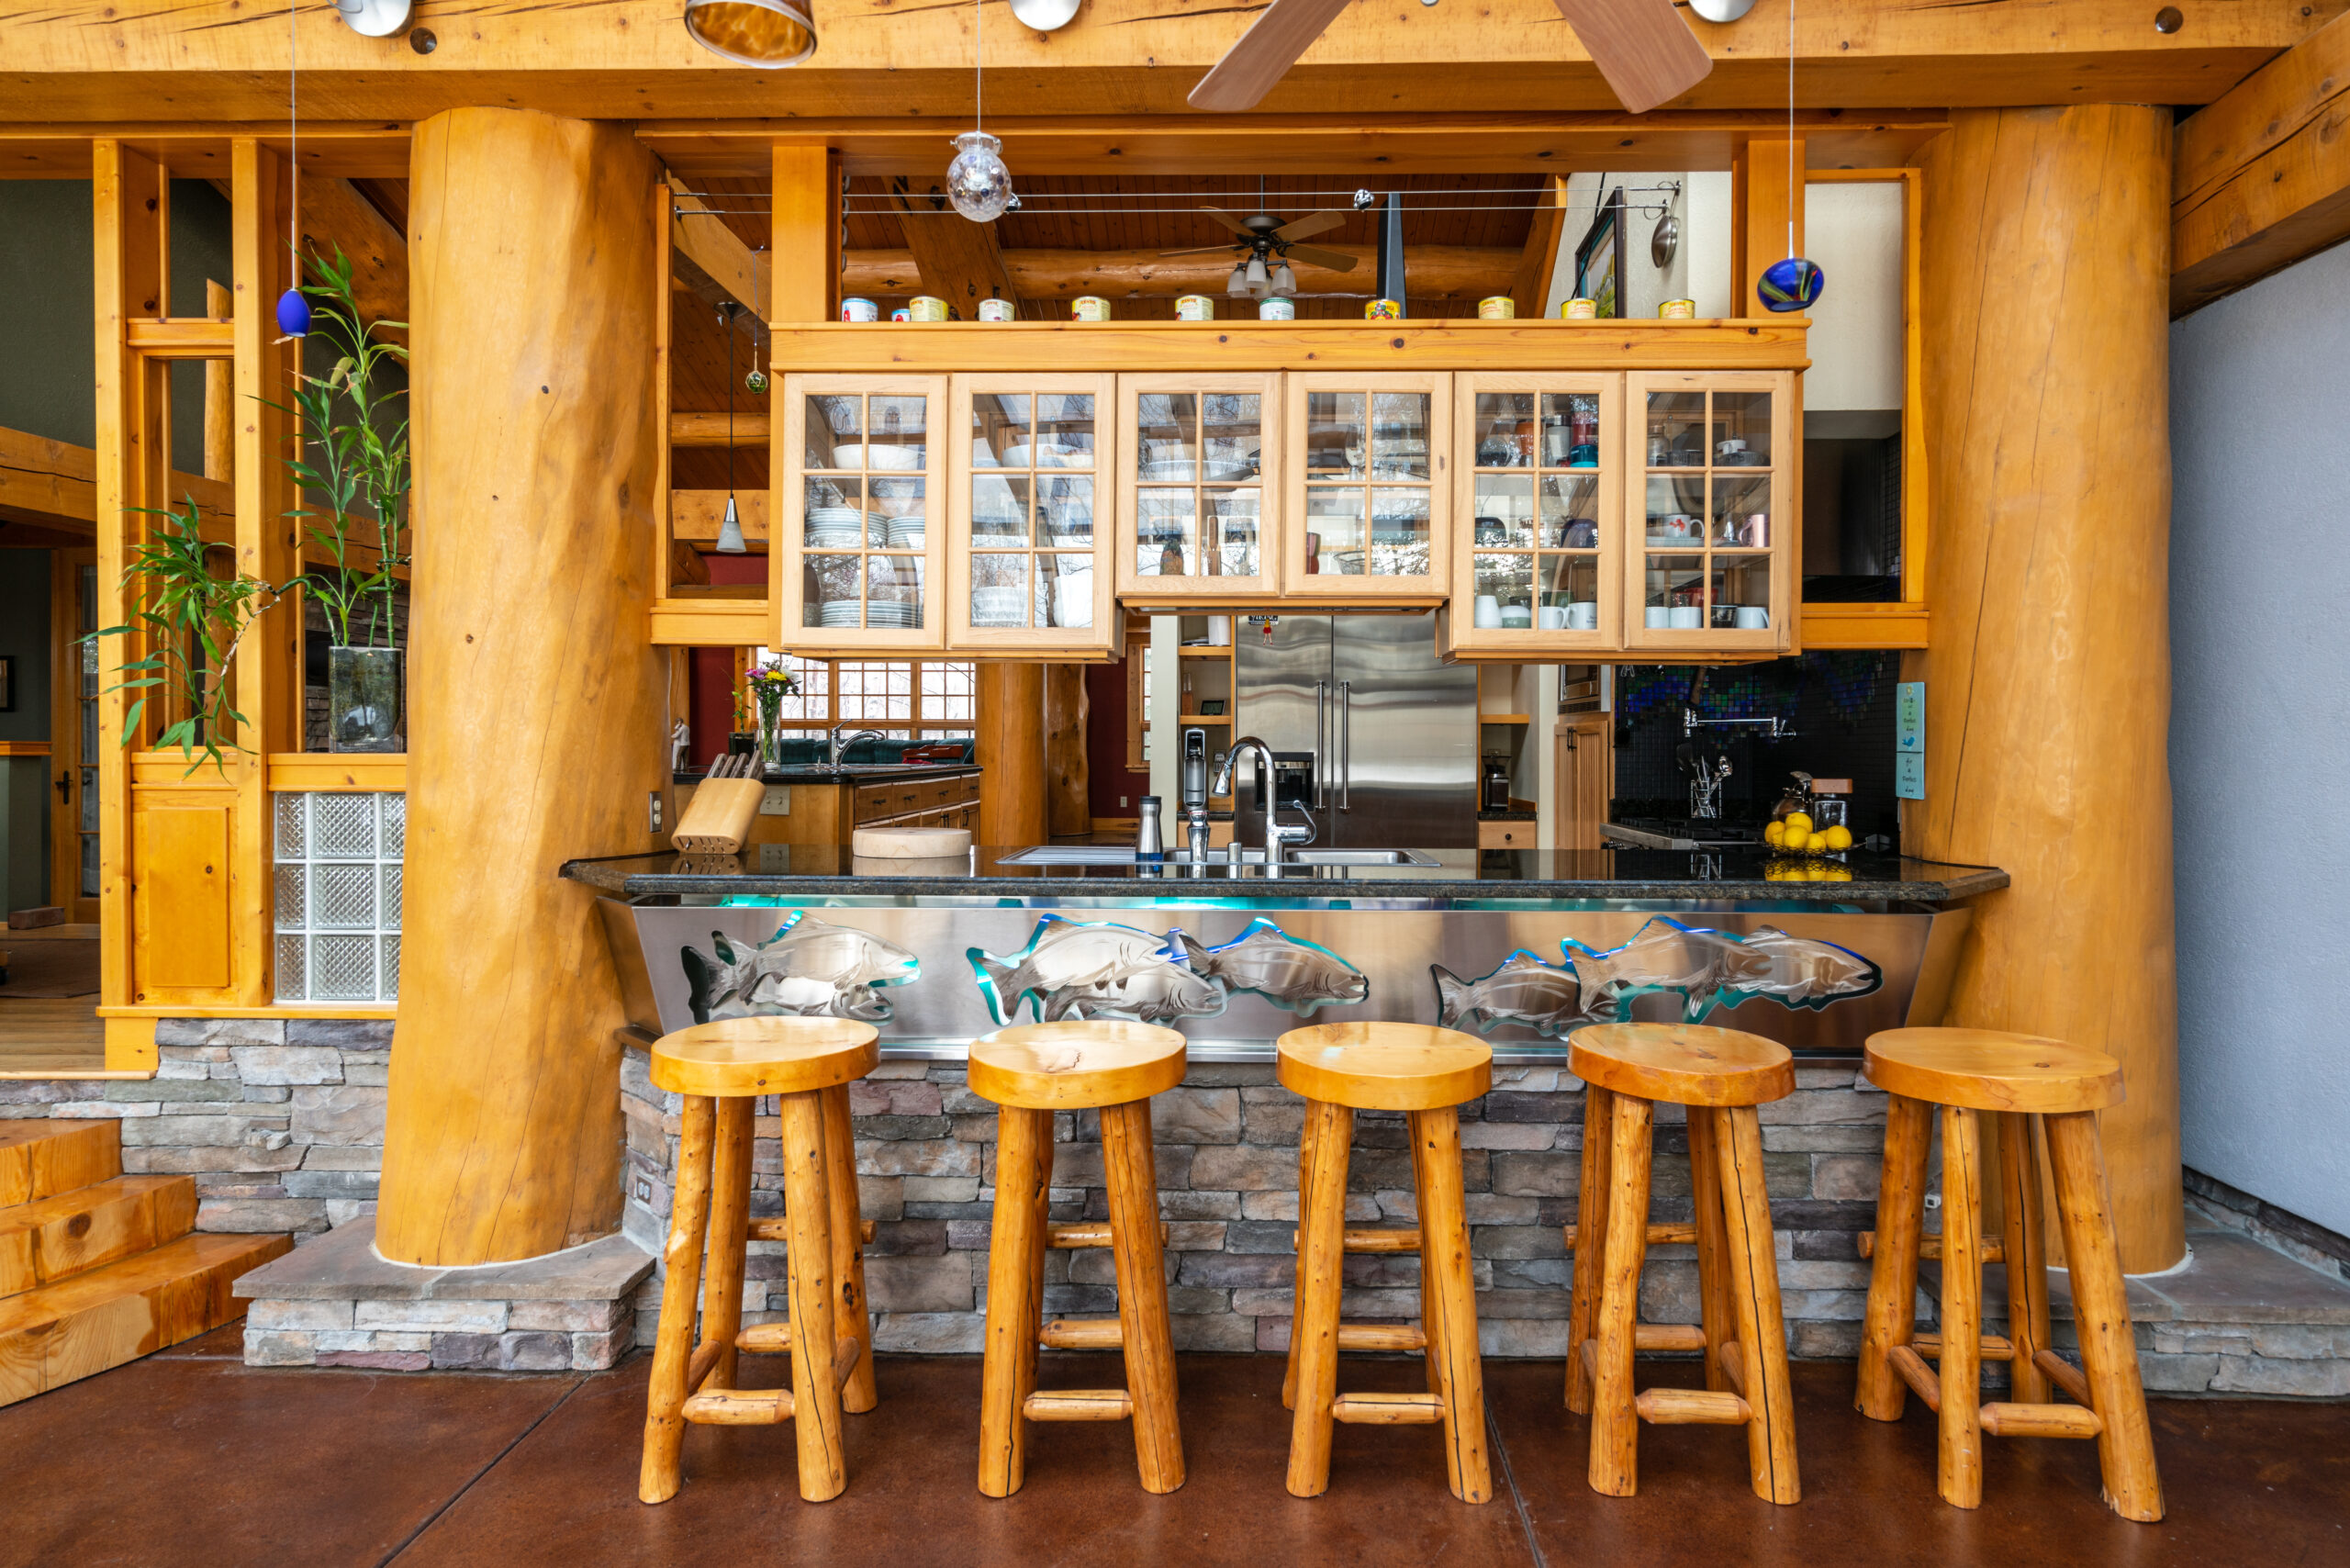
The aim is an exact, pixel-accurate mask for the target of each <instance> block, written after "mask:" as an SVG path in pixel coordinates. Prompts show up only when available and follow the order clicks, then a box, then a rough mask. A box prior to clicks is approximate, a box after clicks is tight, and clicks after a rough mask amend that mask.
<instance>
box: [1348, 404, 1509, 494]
mask: <svg viewBox="0 0 2350 1568" xmlns="http://www.w3.org/2000/svg"><path fill="white" fill-rule="evenodd" d="M1429 401H1430V398H1429V396H1428V394H1427V393H1426V392H1379V393H1374V394H1373V395H1372V397H1371V477H1372V478H1374V479H1425V478H1427V476H1428V405H1429ZM1532 436H1533V432H1532V431H1530V430H1529V431H1527V435H1526V438H1525V440H1524V441H1523V442H1521V445H1523V446H1524V447H1526V448H1527V449H1528V451H1529V452H1530V450H1531V448H1532V445H1533V439H1532Z"/></svg>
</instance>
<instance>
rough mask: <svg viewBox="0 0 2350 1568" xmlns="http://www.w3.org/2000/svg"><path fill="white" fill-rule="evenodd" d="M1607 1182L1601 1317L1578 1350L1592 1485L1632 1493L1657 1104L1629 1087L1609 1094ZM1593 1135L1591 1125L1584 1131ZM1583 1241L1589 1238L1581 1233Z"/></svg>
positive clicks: (1613, 1493) (1636, 1461)
mask: <svg viewBox="0 0 2350 1568" xmlns="http://www.w3.org/2000/svg"><path fill="white" fill-rule="evenodd" d="M1611 1098H1612V1099H1613V1100H1614V1102H1615V1103H1614V1106H1613V1107H1612V1114H1610V1116H1609V1118H1608V1121H1609V1129H1610V1136H1609V1139H1608V1156H1607V1157H1608V1163H1609V1165H1610V1167H1611V1170H1610V1172H1609V1179H1608V1183H1607V1189H1606V1198H1607V1242H1606V1260H1605V1263H1604V1266H1603V1271H1602V1280H1601V1285H1600V1296H1599V1321H1598V1325H1597V1327H1596V1330H1595V1335H1594V1337H1593V1338H1591V1339H1588V1340H1585V1341H1584V1345H1585V1346H1589V1347H1591V1350H1589V1351H1587V1352H1584V1351H1583V1347H1582V1346H1578V1347H1577V1348H1576V1349H1577V1350H1578V1352H1581V1353H1588V1354H1590V1355H1591V1356H1592V1358H1593V1361H1592V1369H1591V1370H1592V1378H1591V1382H1592V1388H1591V1471H1590V1473H1591V1489H1592V1490H1593V1491H1595V1492H1598V1493H1602V1494H1605V1495H1607V1496H1610V1497H1628V1496H1630V1495H1632V1494H1633V1492H1634V1491H1636V1490H1637V1489H1638V1486H1639V1425H1640V1423H1639V1416H1638V1415H1637V1414H1636V1413H1635V1411H1634V1409H1633V1406H1632V1397H1633V1396H1632V1341H1633V1337H1634V1336H1633V1329H1634V1326H1635V1323H1636V1321H1637V1320H1638V1318H1639V1305H1640V1268H1641V1265H1642V1264H1643V1263H1644V1262H1645V1261H1646V1260H1647V1256H1648V1228H1649V1157H1650V1133H1651V1128H1652V1126H1653V1123H1654V1120H1655V1116H1656V1107H1655V1106H1654V1105H1652V1104H1651V1103H1649V1102H1648V1101H1646V1100H1642V1099H1639V1098H1637V1097H1636V1096H1633V1095H1630V1094H1617V1095H1613V1096H1611ZM1584 1136H1585V1137H1589V1136H1590V1135H1589V1133H1588V1131H1586V1133H1585V1134H1584ZM1576 1244H1577V1245H1578V1246H1582V1245H1585V1243H1584V1242H1583V1239H1582V1238H1581V1237H1580V1236H1578V1237H1577V1238H1576Z"/></svg>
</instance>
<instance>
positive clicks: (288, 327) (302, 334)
mask: <svg viewBox="0 0 2350 1568" xmlns="http://www.w3.org/2000/svg"><path fill="white" fill-rule="evenodd" d="M277 330H279V331H281V332H283V333H285V335H286V336H287V337H289V338H306V337H308V336H309V335H310V302H309V301H308V300H307V299H305V298H303V297H302V291H301V290H300V289H298V288H289V289H287V290H286V291H285V293H283V294H281V295H279V296H278V297H277Z"/></svg>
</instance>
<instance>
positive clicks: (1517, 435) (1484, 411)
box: [1472, 392, 1534, 468]
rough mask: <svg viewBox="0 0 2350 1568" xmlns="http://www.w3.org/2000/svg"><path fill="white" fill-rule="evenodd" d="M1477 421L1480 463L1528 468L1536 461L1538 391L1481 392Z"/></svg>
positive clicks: (1477, 453) (1484, 465) (1475, 427)
mask: <svg viewBox="0 0 2350 1568" xmlns="http://www.w3.org/2000/svg"><path fill="white" fill-rule="evenodd" d="M1474 417H1475V421H1476V422H1475V424H1474V425H1473V426H1472V429H1473V430H1474V431H1475V432H1476V438H1477V451H1476V454H1475V455H1476V459H1477V466H1478V467H1480V468H1524V467H1527V466H1528V465H1531V464H1532V463H1533V462H1534V442H1533V430H1534V394H1533V393H1531V392H1480V393H1478V394H1477V408H1476V413H1475V416H1474Z"/></svg>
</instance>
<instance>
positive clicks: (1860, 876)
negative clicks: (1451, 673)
mask: <svg viewBox="0 0 2350 1568" xmlns="http://www.w3.org/2000/svg"><path fill="white" fill-rule="evenodd" d="M762 850H763V853H762V855H761V857H759V858H758V860H756V861H755V862H754V864H755V865H758V866H764V867H765V868H761V869H746V868H744V865H743V863H742V862H741V861H739V860H736V859H734V858H733V857H707V856H680V855H677V854H674V853H672V854H661V855H631V856H617V857H608V858H602V859H591V860H573V861H570V862H567V863H566V864H565V866H564V868H563V875H564V876H565V877H568V878H571V879H574V880H576V881H582V882H587V883H588V884H590V885H592V886H594V887H597V888H599V889H601V890H604V891H605V892H608V893H611V894H616V895H625V896H629V897H639V898H641V897H656V896H661V895H681V894H682V895H696V894H699V895H705V896H719V897H727V896H733V897H737V898H759V897H772V898H824V897H882V898H889V897H929V898H973V897H979V898H1002V897H1025V898H1036V897H1044V898H1102V899H1120V898H1133V899H1155V898H1161V897H1168V896H1181V895H1187V894H1188V895H1193V896H1203V897H1213V898H1230V899H1299V898H1355V899H1412V900H1446V901H1449V900H1478V901H1482V900H1490V899H1544V900H1583V899H1594V900H1606V899H1617V900H1620V899H1662V900H1692V901H1723V900H1769V901H1774V902H1799V903H1884V902H1895V903H1924V904H1939V903H1947V902H1950V901H1952V900H1953V899H1962V898H1966V897H1969V896H1971V895H1973V894H1975V893H1986V892H1990V891H1993V890H1996V889H1999V888H2004V887H2006V886H2007V885H2008V874H2007V873H2006V872H2005V871H2002V870H1999V869H1997V868H1995V867H1978V866H1950V865H1943V864H1941V863H1939V862H1936V861H1930V860H1910V859H1906V858H1899V857H1892V856H1876V855H1864V854H1861V853H1858V852H1854V853H1852V854H1851V855H1850V856H1848V857H1847V858H1846V860H1845V862H1844V864H1846V865H1847V866H1848V867H1849V868H1851V870H1852V880H1851V881H1849V882H1826V881H1821V882H1813V881H1801V882H1789V881H1772V880H1768V879H1765V878H1764V876H1763V860H1762V857H1760V856H1748V855H1736V854H1729V853H1722V854H1696V855H1693V854H1689V853H1685V852H1683V851H1678V850H1667V849H1572V850H1534V849H1485V850H1477V849H1434V850H1427V851H1424V853H1426V854H1428V855H1431V856H1434V857H1438V858H1439V859H1442V860H1444V861H1445V862H1446V864H1445V865H1443V866H1441V867H1434V868H1391V867H1354V868H1348V870H1346V871H1344V872H1339V871H1337V870H1336V869H1335V868H1315V869H1314V870H1313V871H1312V872H1311V873H1309V872H1308V871H1307V870H1305V869H1303V868H1301V869H1299V870H1295V871H1292V872H1290V873H1288V874H1285V875H1283V876H1281V877H1280V878H1278V879H1264V878H1261V877H1253V876H1252V877H1241V878H1237V879H1231V878H1226V877H1224V876H1222V875H1221V874H1219V875H1215V876H1213V877H1208V878H1199V879H1194V878H1186V877H1181V876H1169V875H1165V874H1159V875H1145V874H1144V871H1145V868H1140V867H1135V866H1055V867H1042V866H1024V865H1000V864H998V863H997V860H996V857H997V856H998V855H999V854H1006V853H1010V851H1008V850H998V849H992V848H982V849H975V850H973V851H971V853H970V857H969V859H968V863H967V865H966V867H965V868H957V866H956V865H955V863H953V862H949V863H948V864H946V865H944V866H942V865H940V864H939V863H937V862H934V861H926V860H925V861H906V862H892V861H888V860H873V859H857V858H856V857H852V856H851V855H850V854H849V852H848V850H847V849H846V847H845V846H839V845H797V844H796V845H788V846H787V845H767V846H762ZM1149 869H1151V870H1153V871H1158V872H1162V873H1163V872H1164V871H1165V870H1167V869H1168V868H1149Z"/></svg>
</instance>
